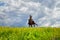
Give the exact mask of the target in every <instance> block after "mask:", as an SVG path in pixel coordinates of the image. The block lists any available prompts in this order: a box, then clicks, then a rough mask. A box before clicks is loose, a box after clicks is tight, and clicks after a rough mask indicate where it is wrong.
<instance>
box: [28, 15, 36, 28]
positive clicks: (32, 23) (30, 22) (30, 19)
mask: <svg viewBox="0 0 60 40" xmlns="http://www.w3.org/2000/svg"><path fill="white" fill-rule="evenodd" d="M28 25H29V27H30V26H31V27H32V26H33V25H34V27H35V25H37V24H36V23H35V22H34V21H33V19H32V16H31V15H30V18H29V20H28Z"/></svg>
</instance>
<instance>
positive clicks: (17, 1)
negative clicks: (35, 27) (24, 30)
mask: <svg viewBox="0 0 60 40" xmlns="http://www.w3.org/2000/svg"><path fill="white" fill-rule="evenodd" d="M0 1H2V2H5V3H6V4H5V6H2V7H0V16H1V17H3V19H4V20H3V21H4V23H6V24H7V25H13V24H14V23H19V22H22V23H24V22H23V21H24V20H27V19H28V18H27V17H28V16H29V15H30V14H31V15H32V16H33V19H34V20H35V21H36V22H37V23H38V24H39V26H54V25H59V24H60V18H59V17H60V7H59V6H58V5H60V1H59V0H55V1H56V3H55V4H54V5H53V3H54V2H53V0H52V1H49V0H46V1H47V2H46V1H43V2H33V1H27V2H26V0H25V1H22V0H0ZM45 2H46V4H45ZM48 2H49V3H48ZM52 2H53V3H52ZM43 4H44V5H43ZM48 4H49V5H48ZM52 5H53V6H52ZM50 6H52V9H51V8H49V7H50ZM53 7H54V8H53ZM4 15H5V16H4ZM23 15H24V16H23ZM25 16H26V17H25ZM56 22H57V23H56ZM15 25H16V24H15ZM23 25H24V24H23Z"/></svg>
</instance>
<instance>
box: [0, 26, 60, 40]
mask: <svg viewBox="0 0 60 40" xmlns="http://www.w3.org/2000/svg"><path fill="white" fill-rule="evenodd" d="M0 40H60V28H11V27H0Z"/></svg>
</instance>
